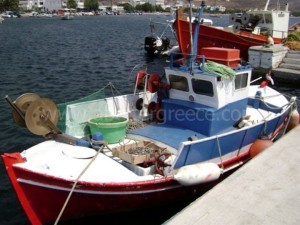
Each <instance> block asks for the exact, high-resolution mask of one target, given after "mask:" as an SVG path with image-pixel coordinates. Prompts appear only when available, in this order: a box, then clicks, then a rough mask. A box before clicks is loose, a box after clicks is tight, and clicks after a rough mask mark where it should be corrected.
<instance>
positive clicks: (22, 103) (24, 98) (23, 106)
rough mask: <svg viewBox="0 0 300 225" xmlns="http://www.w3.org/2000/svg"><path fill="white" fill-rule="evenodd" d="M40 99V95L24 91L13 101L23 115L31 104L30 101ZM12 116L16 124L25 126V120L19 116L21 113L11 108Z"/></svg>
mask: <svg viewBox="0 0 300 225" xmlns="http://www.w3.org/2000/svg"><path fill="white" fill-rule="evenodd" d="M38 99H40V96H39V95H38V94H35V93H25V94H23V95H20V96H19V97H18V98H17V99H16V100H15V101H14V105H16V106H17V107H18V109H19V110H20V112H22V113H23V115H25V114H26V111H27V109H28V107H29V106H30V105H31V103H32V102H34V101H36V100H38ZM12 117H13V119H14V121H15V123H16V124H18V125H19V126H22V127H26V123H25V120H24V119H23V118H22V117H21V115H20V114H19V113H18V112H17V111H16V110H12Z"/></svg>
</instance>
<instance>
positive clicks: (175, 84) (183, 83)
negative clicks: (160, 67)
mask: <svg viewBox="0 0 300 225" xmlns="http://www.w3.org/2000/svg"><path fill="white" fill-rule="evenodd" d="M169 79H170V85H171V87H172V88H173V89H176V90H179V91H186V92H188V91H189V84H188V80H187V78H186V77H182V76H177V75H170V76H169Z"/></svg>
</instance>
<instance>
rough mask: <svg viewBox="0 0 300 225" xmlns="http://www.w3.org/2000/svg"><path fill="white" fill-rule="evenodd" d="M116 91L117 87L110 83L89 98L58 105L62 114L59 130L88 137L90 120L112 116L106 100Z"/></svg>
mask: <svg viewBox="0 0 300 225" xmlns="http://www.w3.org/2000/svg"><path fill="white" fill-rule="evenodd" d="M114 91H116V89H115V87H114V86H113V85H112V84H111V83H109V84H108V85H106V86H105V87H104V88H102V89H100V90H98V91H96V92H94V93H92V94H90V95H88V96H85V97H83V98H80V99H77V100H75V101H70V102H65V103H61V104H58V105H57V108H58V110H59V113H60V116H59V120H58V124H57V126H58V128H59V129H60V130H61V131H62V132H64V133H67V134H70V135H73V136H86V133H87V132H88V131H87V129H88V128H87V121H88V119H90V118H94V117H97V116H107V115H110V114H111V113H110V112H109V110H108V103H107V102H106V100H105V99H104V98H105V97H108V96H112V95H114V94H115V93H114Z"/></svg>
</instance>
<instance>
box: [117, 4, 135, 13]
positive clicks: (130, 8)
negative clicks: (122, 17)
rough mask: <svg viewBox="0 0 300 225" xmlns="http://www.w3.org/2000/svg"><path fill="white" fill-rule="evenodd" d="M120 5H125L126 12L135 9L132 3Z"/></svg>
mask: <svg viewBox="0 0 300 225" xmlns="http://www.w3.org/2000/svg"><path fill="white" fill-rule="evenodd" d="M120 6H123V7H124V10H125V11H126V12H133V11H134V7H133V6H132V5H130V4H129V3H124V4H120Z"/></svg>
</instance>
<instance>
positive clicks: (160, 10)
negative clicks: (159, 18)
mask: <svg viewBox="0 0 300 225" xmlns="http://www.w3.org/2000/svg"><path fill="white" fill-rule="evenodd" d="M155 11H157V12H163V11H164V9H163V8H162V7H161V5H155Z"/></svg>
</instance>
